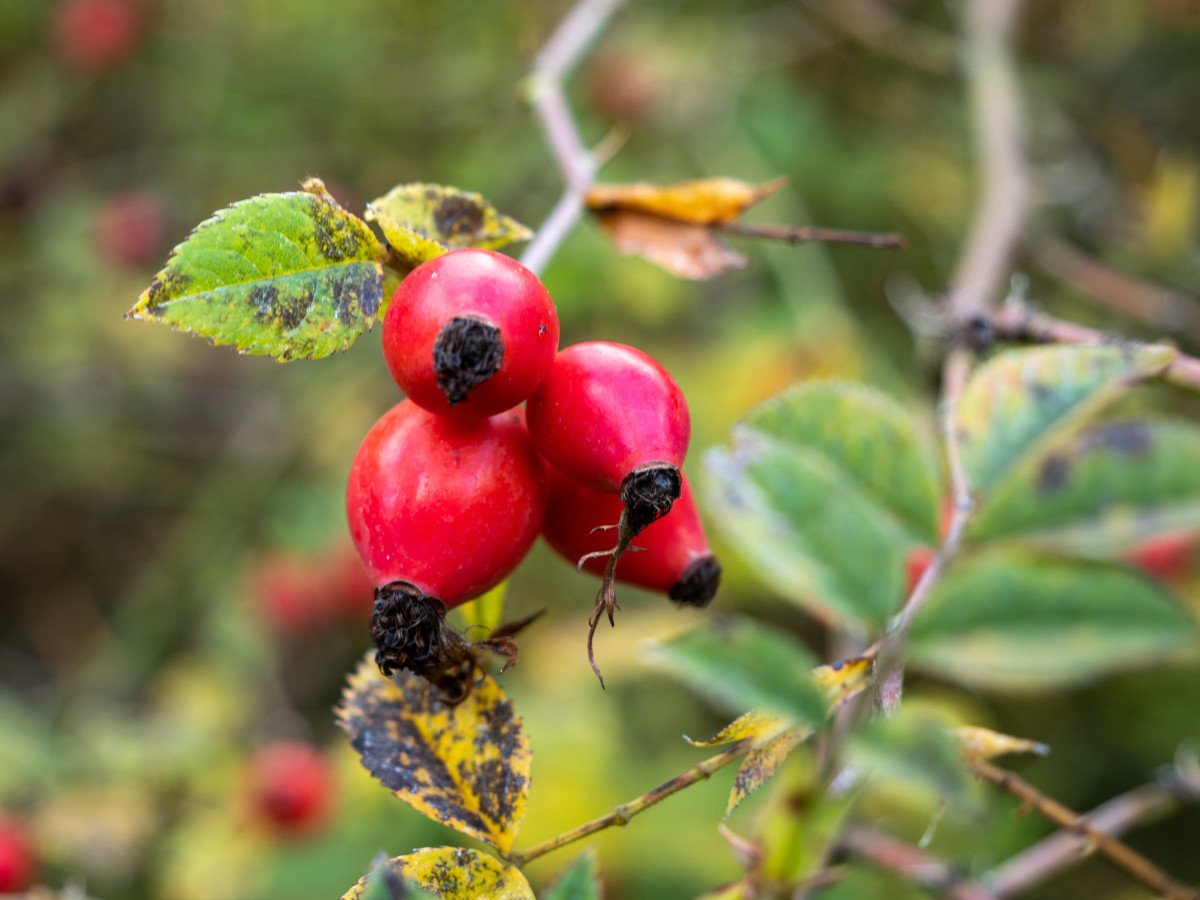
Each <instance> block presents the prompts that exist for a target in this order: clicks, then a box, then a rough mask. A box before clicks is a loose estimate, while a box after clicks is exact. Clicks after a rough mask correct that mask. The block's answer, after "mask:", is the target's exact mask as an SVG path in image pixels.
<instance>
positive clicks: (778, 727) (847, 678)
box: [687, 656, 871, 816]
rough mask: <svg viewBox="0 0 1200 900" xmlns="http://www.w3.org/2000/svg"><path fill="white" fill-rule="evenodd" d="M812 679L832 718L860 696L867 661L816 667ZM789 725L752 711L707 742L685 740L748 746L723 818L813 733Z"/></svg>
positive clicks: (868, 672)
mask: <svg viewBox="0 0 1200 900" xmlns="http://www.w3.org/2000/svg"><path fill="white" fill-rule="evenodd" d="M812 677H813V681H814V682H816V685H817V687H818V688H819V689H820V690H821V692H822V693H823V694H824V695H825V700H826V702H827V703H828V704H829V712H830V714H832V713H833V712H835V711H837V709H838V708H839V707H841V706H842V705H843V704H844V703H846V702H847V701H848V700H850V699H851V698H852V697H855V696H857V695H858V694H859V693H861V692H862V690H863V689H864V688H865V687H866V686H867V685H868V684H869V683H870V680H871V660H869V659H866V658H864V657H861V656H860V657H854V658H852V659H845V660H841V661H840V662H836V663H830V664H829V665H824V666H817V667H816V668H814V669H813V670H812ZM789 721H790V720H789V719H788V718H787V717H785V716H780V715H775V714H774V713H769V712H766V711H765V710H761V709H752V710H750V712H748V713H745V714H743V715H741V716H738V717H737V718H736V719H734V720H733V721H732V722H730V723H729V724H728V725H726V726H725V727H724V728H722V729H721V730H720V731H718V732H717V733H716V734H715V735H713V736H712V737H711V738H709V739H708V740H707V741H696V740H692V739H691V738H687V740H688V742H689V743H690V744H692V746H694V747H717V746H721V745H722V744H733V743H736V742H737V741H750V742H751V749H750V750H749V752H748V753H747V754H746V758H745V759H743V760H742V764H741V766H740V767H739V768H738V772H737V775H736V777H735V778H734V781H733V787H732V788H731V789H730V791H729V800H728V802H727V804H726V806H725V815H726V816H728V815H729V814H730V813H731V812H733V811H734V809H735V808H737V806H738V805H739V804H740V803H741V802H742V801H743V800H745V799H746V797H748V796H749V795H750V794H752V793H754V792H755V791H756V790H758V789H759V788H760V787H762V786H763V784H765V783H766V782H767V780H768V779H770V777H771V776H772V775H774V774H775V773H776V772H777V771H778V770H779V767H780V766H781V765H783V763H784V762H785V761H786V760H787V758H788V757H789V756H791V754H792V751H793V750H795V749H796V748H797V747H798V746H800V744H802V743H803V742H804V741H806V740H808V738H809V737H811V736H812V734H813V732H814V731H815V729H814V728H813V727H812V726H811V725H803V726H800V727H796V728H788V727H787V726H788V723H789Z"/></svg>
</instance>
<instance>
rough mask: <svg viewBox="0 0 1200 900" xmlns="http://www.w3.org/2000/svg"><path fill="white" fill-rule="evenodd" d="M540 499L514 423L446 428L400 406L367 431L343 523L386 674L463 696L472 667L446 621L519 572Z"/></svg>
mask: <svg viewBox="0 0 1200 900" xmlns="http://www.w3.org/2000/svg"><path fill="white" fill-rule="evenodd" d="M546 497H547V485H546V479H545V472H544V469H543V466H542V462H541V460H540V459H539V458H538V455H537V453H536V451H535V450H534V449H533V445H532V443H531V441H530V439H529V434H528V432H527V431H526V430H525V427H524V426H523V425H522V423H521V421H520V417H519V416H517V415H516V414H514V413H505V414H502V415H499V416H494V417H492V418H490V419H458V418H449V417H445V416H435V415H433V414H432V413H429V412H426V411H425V410H423V409H421V408H419V407H418V406H416V405H415V404H414V403H412V402H411V401H410V400H405V401H404V402H402V403H400V404H398V405H397V406H395V407H393V408H392V409H391V410H390V411H389V412H387V413H385V414H384V416H383V417H382V418H381V419H380V420H379V421H378V422H377V423H376V424H375V425H374V426H373V427H372V428H371V430H370V432H368V433H367V436H366V438H365V439H364V440H363V443H362V446H361V447H360V448H359V451H358V455H357V456H356V457H355V459H354V464H353V466H352V468H351V471H350V483H349V487H348V490H347V493H346V514H347V518H348V519H349V523H350V533H351V536H352V537H353V538H354V543H355V545H356V546H357V547H358V552H359V555H360V556H361V557H362V560H363V563H364V564H365V565H366V568H367V571H368V572H369V573H370V575H371V578H372V580H373V581H374V583H375V586H376V591H375V610H374V613H373V616H372V619H371V633H372V637H373V638H374V640H375V645H376V650H377V652H376V657H375V658H376V662H377V663H378V664H379V667H380V668H381V669H382V670H383V672H384V674H387V675H390V674H391V671H392V670H393V669H410V670H412V671H414V672H416V673H417V674H419V675H423V676H424V677H426V678H428V679H429V680H430V681H433V682H434V683H435V684H438V685H439V686H440V687H442V688H443V689H444V690H445V691H446V692H447V693H448V694H450V695H452V696H459V697H460V698H461V696H464V695H465V691H466V689H467V687H468V686H469V684H470V681H469V679H470V676H471V674H472V672H473V671H474V665H475V661H474V656H473V655H472V654H471V652H470V648H469V645H468V644H467V643H466V642H465V641H464V640H463V639H462V638H461V636H459V635H457V634H456V633H455V632H454V631H453V630H452V629H451V628H449V627H448V626H446V625H445V622H444V617H445V613H446V611H447V610H448V609H452V608H453V607H455V606H458V605H459V604H461V603H464V602H466V601H467V600H471V599H473V598H475V597H478V596H479V595H480V594H483V593H485V592H486V591H488V590H490V589H491V588H493V587H495V586H496V585H497V584H499V583H500V582H501V581H503V580H504V579H505V578H506V577H507V576H508V574H509V573H510V572H511V571H512V570H513V569H515V568H516V566H517V564H518V563H519V562H520V561H521V560H522V559H523V558H524V556H525V554H526V553H527V552H528V551H529V548H530V546H532V544H533V542H534V540H535V539H536V538H537V535H538V532H539V531H540V530H541V525H542V517H543V514H544V512H545V508H546Z"/></svg>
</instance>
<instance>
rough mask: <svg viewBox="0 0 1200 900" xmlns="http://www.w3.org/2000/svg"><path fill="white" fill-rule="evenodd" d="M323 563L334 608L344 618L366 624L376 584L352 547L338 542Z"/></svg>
mask: <svg viewBox="0 0 1200 900" xmlns="http://www.w3.org/2000/svg"><path fill="white" fill-rule="evenodd" d="M325 564H326V569H327V573H326V574H327V578H328V582H329V593H330V599H331V604H332V606H333V608H334V609H335V610H336V611H338V612H339V613H341V614H342V616H343V617H349V618H351V619H357V620H359V621H360V622H365V621H367V620H368V619H369V618H370V616H371V608H372V606H373V605H374V603H375V583H374V582H373V581H371V576H370V575H368V574H367V568H366V566H364V565H363V562H362V558H361V557H360V556H359V555H358V550H357V549H356V548H355V546H354V544H353V543H352V542H351V541H349V540H347V541H346V542H345V543H344V544H341V543H339V544H338V545H337V546H336V547H334V548H332V549H331V550H330V552H329V556H328V558H327V559H326V563H325Z"/></svg>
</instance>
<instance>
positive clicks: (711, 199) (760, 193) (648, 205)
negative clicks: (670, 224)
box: [585, 178, 787, 225]
mask: <svg viewBox="0 0 1200 900" xmlns="http://www.w3.org/2000/svg"><path fill="white" fill-rule="evenodd" d="M785 184H787V179H786V178H777V179H775V180H774V181H768V182H766V183H765V184H758V185H755V184H751V183H750V182H748V181H740V180H738V179H736V178H705V179H701V180H699V181H681V182H679V183H678V184H667V185H663V184H648V183H646V182H644V181H641V182H637V183H635V184H597V185H595V186H594V187H592V189H591V190H589V191H588V192H587V196H586V198H585V202H586V203H587V206H588V209H590V210H592V211H593V212H598V213H607V212H611V211H615V210H628V211H631V212H642V213H649V214H650V215H653V216H658V217H660V218H663V219H670V220H672V221H675V222H687V223H690V224H692V225H718V224H722V223H725V222H730V221H732V220H733V219H736V218H737V217H738V216H740V215H741V214H742V213H743V212H744V211H745V210H746V208H747V207H749V206H751V205H752V204H754V203H757V202H758V201H759V200H762V199H763V198H764V197H769V196H770V195H771V194H774V193H775V192H776V191H778V190H779V189H780V188H782V187H783V186H784V185H785Z"/></svg>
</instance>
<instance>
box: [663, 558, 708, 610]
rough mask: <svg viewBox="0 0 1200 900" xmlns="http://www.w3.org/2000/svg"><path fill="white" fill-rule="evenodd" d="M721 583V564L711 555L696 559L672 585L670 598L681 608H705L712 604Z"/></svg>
mask: <svg viewBox="0 0 1200 900" xmlns="http://www.w3.org/2000/svg"><path fill="white" fill-rule="evenodd" d="M720 583H721V564H720V563H719V562H717V558H716V557H715V556H713V555H712V554H711V553H709V554H708V555H706V556H701V557H699V558H698V559H694V560H692V561H691V563H689V564H688V567H687V568H686V569H684V570H683V574H682V575H681V576H680V577H679V580H678V581H677V582H675V583H674V584H673V585H671V590H670V591H669V592H668V596H669V597H670V598H671V599H672V600H674V601H675V602H676V603H678V604H680V605H681V606H695V607H697V608H703V607H705V606H708V604H710V603H711V602H712V599H713V597H715V596H716V595H717V587H718V585H720Z"/></svg>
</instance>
